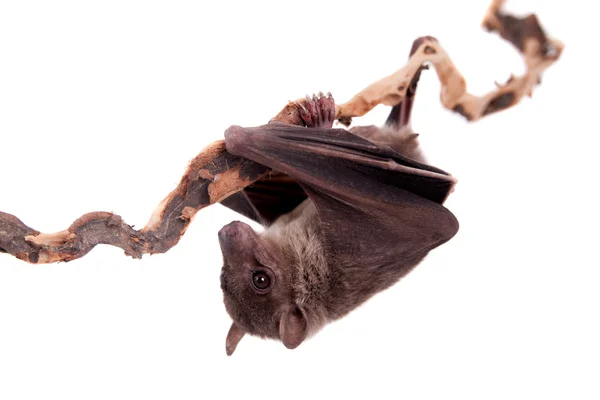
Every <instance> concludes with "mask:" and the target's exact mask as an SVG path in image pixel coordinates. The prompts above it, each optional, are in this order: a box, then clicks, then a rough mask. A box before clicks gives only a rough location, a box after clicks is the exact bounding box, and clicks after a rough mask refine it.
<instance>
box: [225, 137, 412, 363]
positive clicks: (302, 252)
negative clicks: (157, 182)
mask: <svg viewBox="0 0 600 400" xmlns="http://www.w3.org/2000/svg"><path fill="white" fill-rule="evenodd" d="M351 132H352V133H354V134H356V135H358V136H361V137H363V138H365V139H368V140H370V141H372V142H374V143H376V144H379V145H381V146H389V147H391V148H392V149H393V150H395V151H397V152H399V153H400V154H403V155H405V156H407V157H410V158H413V159H416V160H417V161H420V162H424V158H423V155H422V153H421V150H420V148H419V145H418V140H417V138H416V137H417V135H415V134H414V133H413V132H412V130H411V129H410V127H408V126H405V127H402V128H400V129H394V128H392V127H390V126H384V127H382V128H378V127H375V126H368V127H358V128H353V129H352V130H351ZM350 222H352V221H350ZM320 226H321V221H320V218H319V215H318V213H317V210H316V207H315V205H314V203H313V202H312V201H311V200H310V199H307V200H305V201H304V202H303V203H302V204H301V205H299V206H298V207H297V208H296V209H295V210H293V211H292V212H290V213H288V214H285V215H283V216H281V217H279V218H278V219H277V220H276V221H275V222H274V223H273V224H272V225H270V226H268V227H266V229H265V231H264V232H263V233H262V234H260V235H258V234H256V233H255V232H254V231H252V229H251V228H250V227H249V226H248V225H246V224H242V223H241V222H234V223H232V224H230V225H228V226H226V227H224V228H223V230H222V231H221V232H219V237H220V240H221V246H222V250H223V257H224V266H223V269H222V279H221V282H222V288H223V294H224V302H225V307H226V309H227V311H228V313H229V314H230V316H231V317H232V319H233V320H234V322H233V326H232V329H231V331H230V335H229V336H228V341H227V343H228V345H227V349H228V350H227V352H228V354H231V353H232V352H233V350H234V349H235V346H236V345H237V342H238V341H239V340H241V337H242V336H243V334H242V335H240V331H242V332H243V331H245V332H248V333H250V334H253V335H258V336H261V337H268V338H274V339H280V340H282V341H283V342H284V344H286V346H287V347H290V348H293V347H295V346H297V345H298V344H299V343H301V341H302V340H304V338H305V337H308V336H310V335H313V334H314V333H316V332H317V331H318V330H319V329H321V328H322V327H323V326H324V325H325V324H326V323H328V322H330V321H332V320H335V319H337V318H340V317H342V316H344V315H346V314H347V313H348V312H350V311H351V310H352V309H354V308H356V307H357V306H358V305H360V304H361V303H363V302H364V301H366V300H367V299H368V298H370V297H371V296H372V295H373V294H375V293H377V292H379V291H381V290H384V289H385V288H387V287H389V286H391V285H393V284H394V283H396V282H397V281H398V279H400V278H401V277H402V276H404V275H405V274H406V273H407V272H408V271H410V269H412V268H404V269H401V270H393V269H391V270H390V269H384V270H383V271H382V272H381V274H378V275H377V276H372V277H369V279H365V276H364V274H365V269H364V268H361V266H354V265H339V264H338V263H328V260H331V259H335V257H331V255H330V254H326V252H325V250H324V246H323V241H324V240H325V238H324V237H323V236H322V232H321V228H320ZM227 230H230V231H232V232H233V233H231V232H230V233H228V232H227ZM231 237H233V238H231ZM423 257H424V255H422V256H421V255H420V256H418V257H417V258H416V259H415V260H414V262H413V263H412V264H411V265H412V266H413V267H414V266H415V265H417V264H418V263H419V261H420V260H421V259H422V258H423ZM374 262H375V261H374ZM403 262H406V260H403ZM262 269H266V270H268V271H269V274H270V275H271V276H272V278H273V280H272V283H271V288H270V289H269V291H268V292H267V293H258V292H257V291H256V290H255V289H254V288H253V286H252V281H251V276H252V271H256V270H262ZM288 316H293V320H294V321H296V325H298V324H299V325H298V326H299V328H296V330H300V331H302V332H297V331H295V332H293V333H292V334H291V335H296V336H295V338H296V339H294V340H295V341H294V340H291V343H289V342H290V339H289V338H288V339H286V337H283V336H285V334H287V335H290V334H289V333H285V334H284V333H282V325H283V324H285V322H284V321H287V320H288V319H287V318H288ZM302 323H304V325H302ZM286 341H287V342H286ZM298 341H299V342H298Z"/></svg>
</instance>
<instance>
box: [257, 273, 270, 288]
mask: <svg viewBox="0 0 600 400" xmlns="http://www.w3.org/2000/svg"><path fill="white" fill-rule="evenodd" d="M252 286H254V288H255V289H257V290H265V289H268V288H269V286H271V277H270V276H269V274H267V273H266V272H265V271H254V272H253V273H252Z"/></svg>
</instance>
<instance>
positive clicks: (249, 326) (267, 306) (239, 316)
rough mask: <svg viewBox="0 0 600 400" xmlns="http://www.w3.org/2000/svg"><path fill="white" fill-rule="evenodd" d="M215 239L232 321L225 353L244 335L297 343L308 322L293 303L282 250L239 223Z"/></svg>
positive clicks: (288, 267) (291, 345)
mask: <svg viewBox="0 0 600 400" xmlns="http://www.w3.org/2000/svg"><path fill="white" fill-rule="evenodd" d="M219 243H220V245H221V251H222V253H223V268H222V269H221V289H222V290H223V301H224V303H225V309H226V310H227V312H228V313H229V315H230V316H231V318H232V319H233V324H232V326H231V329H230V330H229V334H228V335H227V342H226V350H227V354H228V355H231V354H233V351H234V350H235V348H236V346H237V344H238V342H239V341H240V340H241V339H242V337H243V336H244V334H246V333H249V334H252V335H257V336H260V337H266V338H273V339H280V340H281V341H282V342H283V344H284V345H285V346H286V347H287V348H290V349H293V348H296V347H298V346H299V345H300V344H301V343H302V342H303V341H304V339H305V338H306V336H307V331H308V329H307V322H306V318H305V316H304V314H303V313H302V311H301V310H300V309H299V308H298V307H296V306H295V305H294V303H293V301H292V298H293V295H292V268H291V263H290V261H289V260H288V259H287V257H286V255H285V253H284V252H283V251H282V249H281V248H279V247H278V246H277V245H275V244H274V243H272V242H269V241H267V240H265V239H264V238H261V237H260V236H259V235H258V234H256V232H254V230H253V229H252V228H251V227H250V226H248V225H247V224H244V223H243V222H239V221H235V222H232V223H230V224H229V225H226V226H224V227H223V228H222V229H221V230H220V231H219Z"/></svg>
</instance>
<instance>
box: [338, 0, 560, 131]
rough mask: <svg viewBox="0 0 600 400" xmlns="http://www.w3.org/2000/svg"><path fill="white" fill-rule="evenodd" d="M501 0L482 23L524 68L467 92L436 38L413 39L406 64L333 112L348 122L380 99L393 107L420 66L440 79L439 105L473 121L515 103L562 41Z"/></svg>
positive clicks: (537, 81)
mask: <svg viewBox="0 0 600 400" xmlns="http://www.w3.org/2000/svg"><path fill="white" fill-rule="evenodd" d="M503 4H504V0H493V1H492V4H491V5H490V7H489V9H488V11H487V13H486V15H485V17H484V20H483V23H482V25H483V26H484V28H485V29H487V30H488V31H490V32H498V33H499V35H500V36H501V37H502V38H504V39H505V40H507V41H509V42H510V43H512V44H513V45H514V46H515V47H516V48H517V49H518V50H519V51H520V52H521V53H522V55H523V58H524V60H525V64H526V72H525V74H524V75H523V76H521V77H514V76H511V78H510V79H509V80H508V81H507V82H506V83H505V84H504V85H497V88H496V90H494V91H492V92H490V93H488V94H486V95H484V96H475V95H473V94H470V93H468V92H467V83H466V81H465V78H464V77H463V76H462V75H461V73H460V72H459V70H458V69H457V68H456V66H455V65H454V64H453V63H452V60H451V59H450V57H449V56H448V54H447V53H446V52H445V51H444V49H443V48H442V47H441V46H440V44H439V42H438V41H437V39H435V38H434V37H431V36H424V37H421V38H418V39H417V40H415V42H414V43H413V48H412V50H411V56H410V58H409V60H408V63H407V64H406V66H405V67H404V68H402V69H400V70H398V71H396V72H394V73H393V74H392V75H390V76H387V77H385V78H383V79H381V80H379V81H377V82H375V83H373V84H372V85H370V86H368V87H367V88H365V89H364V90H362V91H361V92H360V93H358V94H357V95H356V96H354V97H353V98H352V99H351V100H350V101H349V102H347V103H344V104H342V105H339V106H337V109H336V117H337V119H338V121H340V122H341V123H342V124H344V125H346V126H348V125H350V123H351V121H352V117H360V116H363V115H365V114H366V113H368V112H369V111H370V110H372V109H373V108H374V107H375V106H377V105H379V104H383V105H387V106H395V105H397V104H400V103H401V102H402V101H404V100H405V99H406V98H408V97H410V92H409V88H410V86H411V82H413V81H414V77H417V79H418V75H419V74H420V72H421V70H422V68H423V65H425V64H426V63H429V64H431V65H432V66H433V68H434V69H435V71H436V73H437V76H438V79H439V80H440V83H441V86H442V87H441V95H440V98H441V101H442V104H443V105H444V107H446V108H447V109H449V110H451V111H454V112H456V113H458V114H460V115H462V116H463V117H465V118H466V119H467V121H476V120H478V119H480V118H482V117H484V116H486V115H489V114H492V113H495V112H498V111H501V110H505V109H507V108H509V107H512V106H514V105H515V104H517V103H518V102H519V101H520V100H521V99H522V98H523V97H524V96H526V95H527V96H529V97H531V95H532V92H533V88H534V87H535V86H536V85H539V84H540V82H541V76H542V73H543V72H544V71H545V70H546V69H547V68H548V67H550V66H551V65H552V64H554V62H556V60H558V58H559V57H560V55H561V53H562V50H563V48H564V45H563V44H562V43H561V42H560V41H557V40H553V39H550V38H548V37H547V36H546V34H545V33H544V30H543V29H542V27H541V26H540V24H539V22H538V19H537V17H536V16H535V15H533V14H532V15H529V16H527V17H525V18H517V17H513V16H511V15H508V14H505V13H504V12H503V11H502V6H503Z"/></svg>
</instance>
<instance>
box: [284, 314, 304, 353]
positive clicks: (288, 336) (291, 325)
mask: <svg viewBox="0 0 600 400" xmlns="http://www.w3.org/2000/svg"><path fill="white" fill-rule="evenodd" d="M307 334H308V324H307V323H306V318H305V317H304V314H302V311H300V310H299V309H298V308H297V307H296V308H295V309H294V310H292V311H287V312H285V313H283V315H282V316H281V319H280V320H279V338H280V339H281V341H282V342H283V344H284V345H285V347H287V348H288V349H295V348H296V347H298V346H300V344H301V343H302V342H303V341H304V339H306V336H307Z"/></svg>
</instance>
